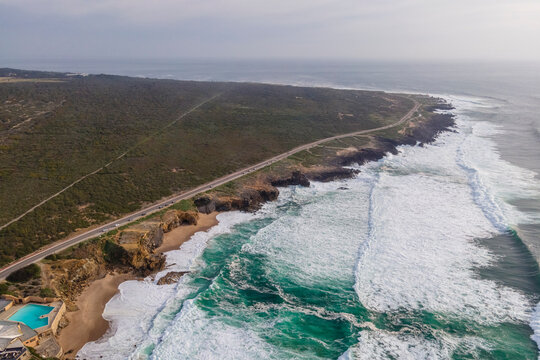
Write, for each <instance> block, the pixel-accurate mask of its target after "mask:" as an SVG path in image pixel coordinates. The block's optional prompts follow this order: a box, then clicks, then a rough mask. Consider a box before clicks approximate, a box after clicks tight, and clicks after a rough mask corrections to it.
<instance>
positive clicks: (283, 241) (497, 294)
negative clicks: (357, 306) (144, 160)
mask: <svg viewBox="0 0 540 360" xmlns="http://www.w3.org/2000/svg"><path fill="white" fill-rule="evenodd" d="M452 101H453V103H454V104H456V106H457V107H458V109H457V111H456V112H457V113H458V120H457V122H458V127H459V131H458V132H457V133H446V134H443V135H442V136H441V137H440V138H439V140H437V141H436V142H435V143H434V144H433V145H429V146H426V147H423V148H421V147H410V146H404V147H401V148H400V152H401V154H399V155H395V156H394V155H390V156H388V157H387V158H385V159H383V160H381V161H379V162H376V163H368V164H366V165H364V166H362V167H361V170H362V172H361V173H360V174H359V176H358V177H356V178H355V179H350V180H346V181H342V182H334V183H326V184H321V183H314V184H312V186H311V187H310V188H298V187H293V188H288V189H283V190H282V191H281V195H280V197H279V199H278V201H277V202H273V203H269V204H266V205H265V206H264V207H263V208H262V209H261V211H259V212H258V213H257V215H255V217H264V218H268V219H271V221H269V222H268V224H267V225H266V226H265V227H263V228H262V229H260V230H259V231H258V232H257V233H256V234H255V235H253V236H252V238H251V239H250V241H249V242H248V243H246V244H245V245H244V246H243V247H242V251H243V252H245V253H249V254H256V255H261V256H262V257H264V259H265V263H264V266H265V271H266V275H267V276H268V278H269V279H270V281H271V280H272V278H273V277H274V276H276V277H277V276H278V275H280V274H284V273H286V274H287V277H288V278H289V279H291V280H292V281H294V282H295V283H297V284H298V285H300V286H302V287H313V288H321V286H331V285H332V284H336V283H346V282H353V281H354V282H355V290H356V293H357V295H358V298H359V299H360V301H361V302H362V304H363V305H364V306H366V307H367V308H368V309H370V310H372V311H375V312H395V311H400V312H401V311H423V310H425V311H429V312H435V313H439V314H442V315H444V316H446V317H448V316H450V317H456V318H460V319H461V318H463V319H467V320H470V321H474V322H477V323H480V324H494V323H497V322H502V321H509V322H523V321H527V319H528V318H529V316H530V308H531V305H530V300H529V299H528V298H527V297H526V296H524V295H523V294H522V293H520V292H518V291H516V290H513V289H510V288H506V287H503V286H500V285H497V284H496V283H494V282H492V281H488V280H482V279H480V278H479V277H478V276H476V275H475V273H474V268H475V267H483V266H488V265H490V264H491V263H492V262H493V261H494V260H495V258H494V256H493V255H492V254H490V252H489V251H488V250H486V249H485V248H483V247H480V246H479V245H478V244H477V243H476V242H475V241H474V240H475V239H476V238H482V237H490V236H491V235H493V234H496V233H499V232H501V231H503V230H505V229H506V228H507V226H509V225H515V224H517V223H521V222H523V221H527V219H529V218H527V217H525V216H523V214H521V213H519V212H517V211H516V209H515V208H514V207H512V206H511V205H509V204H508V203H507V201H509V200H510V199H513V198H516V197H518V198H519V197H522V196H531V195H532V194H536V193H535V191H536V188H535V186H534V184H533V180H534V179H533V178H531V176H532V175H531V173H530V172H528V171H526V170H523V169H519V168H517V167H515V166H513V165H511V164H509V163H508V162H505V161H504V160H502V159H501V158H500V156H499V154H498V153H497V151H496V147H495V145H494V143H493V142H492V141H491V140H490V139H489V137H490V136H492V135H493V134H494V132H497V131H500V129H498V128H496V127H494V126H492V125H491V124H489V123H478V122H477V123H475V122H472V121H471V120H470V119H469V118H467V111H468V110H467V109H468V108H470V107H471V106H472V107H482V108H484V109H488V108H489V107H490V106H493V104H488V103H485V102H483V101H482V100H481V99H452ZM467 107H468V108H467ZM509 173H510V174H511V175H512V176H509V175H508V174H509ZM339 187H346V188H347V190H338V188H339ZM252 219H254V215H250V214H241V213H226V214H221V215H219V220H220V224H219V225H218V226H217V227H214V228H212V229H211V230H210V231H209V232H208V233H198V234H196V235H194V236H193V237H192V239H191V240H190V241H188V242H186V243H185V244H184V245H183V246H182V248H181V249H180V250H176V251H172V252H170V253H169V254H168V258H167V266H168V269H167V271H164V272H161V273H160V274H157V276H156V278H155V280H154V281H152V280H150V279H146V280H145V282H127V283H124V284H122V285H121V287H120V294H119V295H117V296H116V297H115V298H113V299H112V300H111V302H109V304H108V305H107V308H106V311H105V314H104V316H105V317H106V318H107V319H110V320H112V324H113V329H114V331H113V332H112V333H111V334H110V335H109V336H107V337H106V338H105V339H104V340H100V341H99V342H95V343H90V344H87V345H86V346H85V347H84V348H83V349H82V350H81V353H80V355H82V356H83V357H86V358H88V359H91V358H96V357H97V355H98V354H99V355H104V356H105V357H107V358H111V359H115V358H118V359H120V358H128V357H131V358H133V359H144V358H146V357H148V356H152V357H153V358H155V359H188V358H189V359H218V358H219V359H229V358H230V359H233V358H234V359H252V358H262V359H265V358H280V357H281V358H283V357H294V356H293V355H291V354H288V353H283V351H284V350H283V349H278V348H276V347H274V346H271V345H269V344H268V343H266V342H265V341H264V340H263V339H262V338H260V337H259V332H258V331H260V330H261V329H260V327H261V326H271V325H270V324H264V323H256V324H255V323H245V324H244V325H245V327H239V326H235V325H233V324H231V323H230V320H231V319H227V320H225V319H224V318H221V317H220V316H210V315H209V314H207V313H206V312H204V311H203V310H201V309H199V308H198V307H197V306H196V305H195V303H194V302H193V301H191V300H189V301H187V302H186V301H185V298H186V296H187V294H188V293H190V292H191V291H192V289H191V288H190V287H189V286H188V284H187V283H186V282H185V281H181V282H180V283H179V284H175V285H167V286H157V285H155V281H157V279H159V278H160V277H161V276H164V275H165V274H166V273H167V272H168V271H186V270H189V269H193V268H197V267H201V266H204V265H205V264H204V263H202V259H201V257H200V255H201V253H202V251H203V250H204V248H205V246H206V243H207V241H208V239H210V238H211V237H213V236H216V235H218V234H220V233H223V232H228V231H230V229H231V228H232V226H233V225H234V224H238V223H240V222H245V221H249V220H252ZM230 271H231V276H233V277H235V278H238V279H239V281H238V284H239V286H240V287H242V286H243V285H242V281H241V280H242V277H243V276H244V277H245V276H246V275H245V274H242V271H245V269H244V268H243V267H242V264H241V263H240V262H239V261H238V260H237V261H236V262H235V261H233V262H232V263H231V264H230ZM235 272H237V274H235ZM244 285H245V286H249V284H248V283H247V282H246V284H244ZM276 288H277V289H278V291H281V293H280V295H281V297H282V298H283V299H284V303H283V304H261V305H260V306H259V307H258V308H257V309H258V310H261V308H260V307H261V306H268V307H272V306H273V307H280V308H282V309H287V310H292V311H294V312H301V313H305V314H308V315H315V316H318V317H321V318H328V319H334V318H336V319H337V318H340V319H345V320H347V321H350V322H351V323H354V321H355V319H354V316H351V314H345V313H331V312H327V311H326V310H325V309H324V308H321V307H316V306H312V307H309V306H304V307H299V306H298V302H296V301H294V300H295V299H291V298H290V297H291V296H292V295H290V294H286V293H284V292H283V291H282V290H280V288H279V286H278V285H277V284H276ZM142 294H144V296H141V295H142ZM179 309H181V311H180V312H179V313H177V311H178V310H179ZM262 310H264V309H262ZM246 311H249V310H246ZM538 312H540V310H539V311H538ZM537 318H540V316H538V317H536V318H533V321H531V326H532V327H533V328H535V329H539V328H540V321H538V320H537ZM355 325H357V326H358V324H355ZM538 334H540V330H535V335H534V339H535V340H539V339H540V335H538ZM463 342H470V344H471V347H486V346H487V345H486V344H485V343H483V341H482V340H480V339H475V338H465V339H464V338H461V339H459V341H458V340H456V339H453V338H451V337H449V336H448V335H447V334H444V333H442V334H438V336H437V337H436V338H435V339H430V340H427V339H425V338H424V337H422V336H421V335H419V334H410V333H392V332H386V331H383V330H379V329H377V328H375V327H368V328H367V329H366V330H364V331H362V332H361V333H360V334H359V344H358V345H356V346H354V347H352V348H351V349H349V351H347V353H346V354H344V355H343V357H342V358H343V359H345V358H347V357H350V358H360V359H362V358H373V359H377V358H381V359H382V358H387V357H388V356H394V357H395V358H399V359H408V358H411V359H422V358H425V359H427V358H448V357H450V355H451V353H452V351H453V350H454V349H455V347H456V346H457V344H458V343H459V344H462V343H463ZM135 346H136V347H135ZM149 354H151V355H149Z"/></svg>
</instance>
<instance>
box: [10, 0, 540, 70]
mask: <svg viewBox="0 0 540 360" xmlns="http://www.w3.org/2000/svg"><path fill="white" fill-rule="evenodd" d="M63 57H69V58H75V59H77V58H106V59H108V58H314V59H316V58H344V59H387V60H400V59H428V60H431V59H437V60H439V59H497V60H508V59H510V60H512V59H522V60H540V0H261V1H260V0H46V1H45V0H0V58H5V59H6V58H8V59H9V58H11V59H14V58H53V59H54V58H63Z"/></svg>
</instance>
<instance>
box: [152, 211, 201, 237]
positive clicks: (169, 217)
mask: <svg viewBox="0 0 540 360" xmlns="http://www.w3.org/2000/svg"><path fill="white" fill-rule="evenodd" d="M161 220H162V223H161V228H162V229H163V232H169V231H171V230H173V229H175V228H177V227H179V226H182V225H197V220H199V214H198V213H197V212H195V211H181V210H169V211H167V212H166V213H165V214H164V215H163V216H162V218H161Z"/></svg>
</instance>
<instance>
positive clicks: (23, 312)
mask: <svg viewBox="0 0 540 360" xmlns="http://www.w3.org/2000/svg"><path fill="white" fill-rule="evenodd" d="M53 309H54V307H52V306H46V305H38V304H27V305H25V306H23V307H22V308H21V309H19V310H17V312H16V313H15V314H13V315H11V317H10V318H9V320H12V321H20V322H23V323H25V324H26V325H28V326H29V327H31V328H32V329H37V328H40V327H42V326H45V325H47V324H48V323H49V319H48V318H47V317H45V318H41V316H43V315H47V314H48V313H50V312H51V311H52V310H53Z"/></svg>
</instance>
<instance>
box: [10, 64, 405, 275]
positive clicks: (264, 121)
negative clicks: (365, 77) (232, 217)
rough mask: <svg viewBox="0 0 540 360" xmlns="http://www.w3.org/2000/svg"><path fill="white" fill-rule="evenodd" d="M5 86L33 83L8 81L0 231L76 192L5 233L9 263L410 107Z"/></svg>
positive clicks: (146, 86)
mask: <svg viewBox="0 0 540 360" xmlns="http://www.w3.org/2000/svg"><path fill="white" fill-rule="evenodd" d="M0 76H5V77H8V76H9V77H10V78H21V79H26V80H28V81H20V82H2V83H0V224H5V223H7V222H8V221H10V220H11V219H13V218H15V217H17V216H18V215H20V214H22V213H25V211H27V210H28V209H30V208H31V207H32V206H34V205H36V204H38V203H39V202H40V201H43V200H44V199H47V198H48V197H50V196H51V195H53V194H55V193H57V192H59V191H61V190H62V189H65V188H66V187H68V186H69V185H70V184H73V183H74V182H76V183H75V184H74V185H73V186H71V187H68V188H67V189H66V190H65V191H63V192H61V193H60V194H59V195H58V196H56V197H54V198H52V199H50V200H49V201H46V202H45V203H44V204H43V205H41V206H39V207H37V208H35V209H34V210H33V211H30V212H28V213H27V214H26V215H25V216H23V217H22V218H20V219H19V220H18V221H15V222H13V223H12V224H10V225H9V226H6V227H5V228H3V229H1V230H0V264H1V265H3V264H6V263H9V262H11V261H13V260H14V259H16V258H19V257H21V256H24V255H26V254H28V253H30V252H32V251H34V250H36V249H38V248H40V247H42V246H45V245H47V244H50V243H51V242H54V241H56V240H58V239H61V238H64V237H66V236H68V235H69V234H71V233H73V232H74V231H77V230H78V229H84V228H87V227H89V226H92V225H95V224H99V223H102V222H104V221H106V220H110V219H112V218H114V217H117V216H120V215H122V214H126V213H129V212H132V211H134V210H136V209H139V208H140V207H141V206H142V205H143V204H146V203H151V202H154V201H156V200H158V199H161V198H163V197H166V196H169V195H171V194H173V193H176V192H180V191H184V190H187V189H190V188H193V187H195V186H197V185H200V184H202V183H204V182H207V181H209V180H212V179H215V178H217V177H220V176H223V175H226V174H228V173H231V172H233V171H235V170H238V169H241V168H243V167H246V166H248V165H251V164H253V163H256V162H258V161H262V160H264V159H266V158H269V157H271V156H274V155H277V154H280V153H283V152H285V151H287V150H289V149H291V148H293V147H295V146H298V145H301V144H304V143H308V142H311V141H314V140H317V139H320V138H325V137H329V136H333V135H337V134H342V133H347V132H352V131H358V130H363V129H370V128H374V127H378V126H381V125H385V124H389V123H392V122H395V121H397V120H398V119H399V118H400V117H401V116H403V115H404V114H405V113H406V112H407V111H408V110H409V109H410V108H411V106H412V104H413V102H412V100H411V99H410V98H407V97H405V96H402V95H394V94H386V93H382V92H367V91H350V90H335V89H326V88H302V87H292V86H278V85H264V84H249V83H216V82H192V81H171V80H155V79H140V78H128V77H120V76H108V75H95V76H68V75H67V74H61V73H41V72H28V71H20V70H13V69H2V70H0ZM31 79H40V80H43V79H60V80H61V81H54V82H52V81H51V82H44V81H31ZM358 141H359V142H361V141H363V140H362V139H359V140H358ZM308 162H309V160H308V159H307V157H306V159H305V161H304V163H305V164H307V163H308ZM311 162H313V161H311ZM107 164H108V165H107ZM106 165H107V166H106ZM96 170H97V171H96ZM91 173H93V174H92V175H90V176H87V177H85V176H86V175H88V174H91ZM78 180H80V181H78ZM77 181H78V182H77ZM181 206H187V204H186V203H184V205H181Z"/></svg>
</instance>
